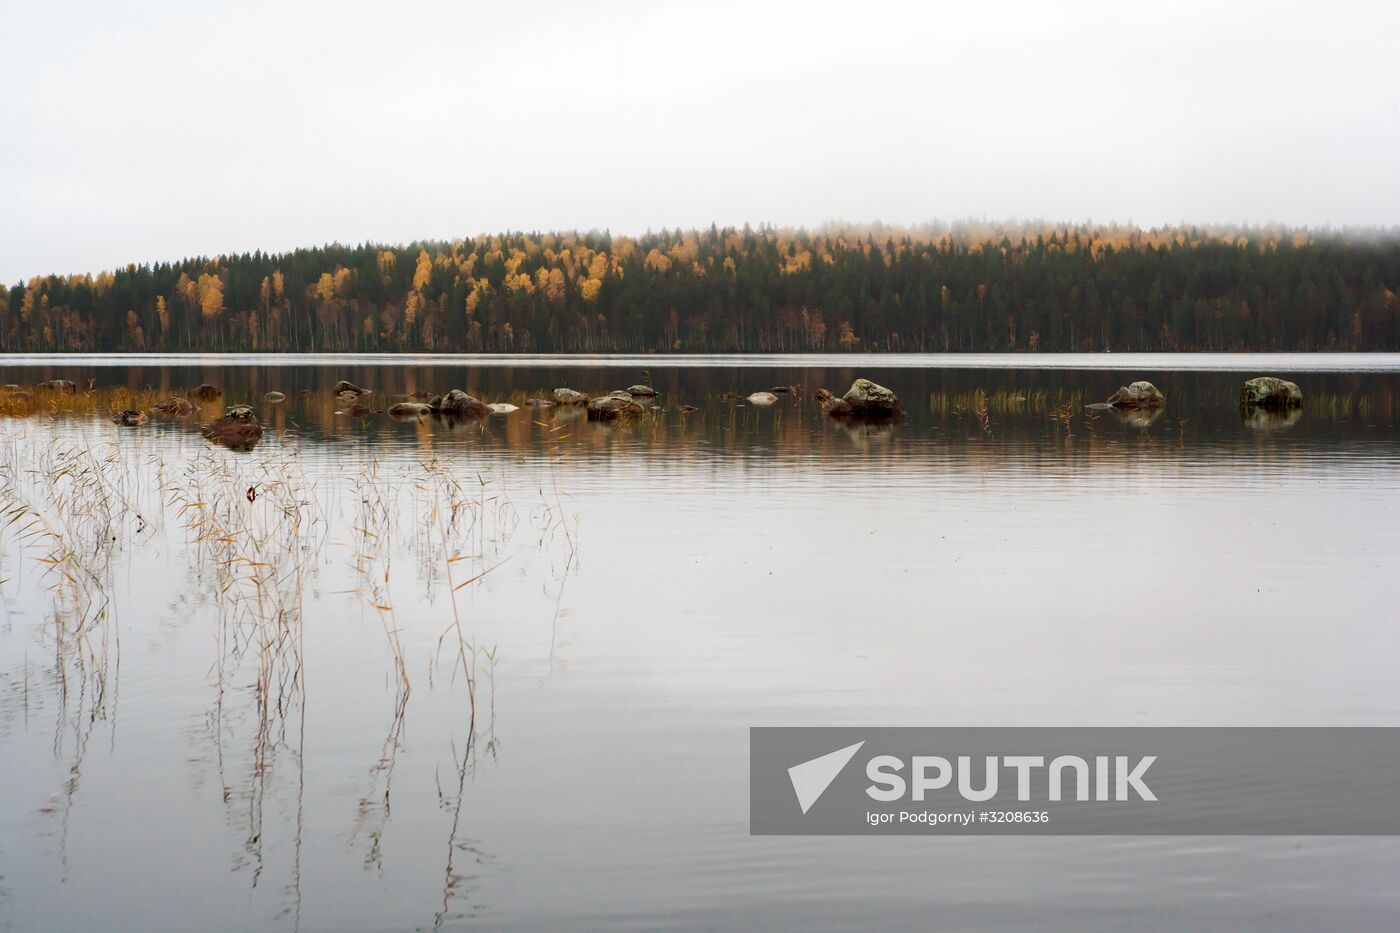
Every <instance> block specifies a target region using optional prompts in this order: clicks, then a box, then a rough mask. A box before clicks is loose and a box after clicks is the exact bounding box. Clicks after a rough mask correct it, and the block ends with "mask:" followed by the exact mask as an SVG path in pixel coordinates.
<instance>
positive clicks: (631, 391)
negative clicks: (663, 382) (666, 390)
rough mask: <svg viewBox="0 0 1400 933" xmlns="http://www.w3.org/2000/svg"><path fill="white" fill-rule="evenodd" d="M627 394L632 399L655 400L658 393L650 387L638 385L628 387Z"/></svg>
mask: <svg viewBox="0 0 1400 933" xmlns="http://www.w3.org/2000/svg"><path fill="white" fill-rule="evenodd" d="M627 394H628V395H630V396H632V397H633V398H656V396H657V395H658V394H659V393H657V391H656V390H655V389H653V388H652V387H651V386H644V385H641V384H640V383H638V384H637V385H634V386H628V387H627Z"/></svg>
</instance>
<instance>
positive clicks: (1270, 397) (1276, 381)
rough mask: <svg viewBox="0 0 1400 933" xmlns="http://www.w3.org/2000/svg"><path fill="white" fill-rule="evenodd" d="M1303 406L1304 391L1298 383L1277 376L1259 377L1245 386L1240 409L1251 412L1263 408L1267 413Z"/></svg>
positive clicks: (1241, 391)
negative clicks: (1253, 409)
mask: <svg viewBox="0 0 1400 933" xmlns="http://www.w3.org/2000/svg"><path fill="white" fill-rule="evenodd" d="M1302 404H1303V390H1302V389H1300V388H1298V384H1297V383H1296V382H1289V381H1288V380H1287V379H1280V378H1278V377H1277V376H1257V377H1255V378H1254V379H1251V380H1249V381H1248V382H1246V383H1245V384H1244V388H1243V389H1242V390H1240V407H1241V408H1243V409H1245V411H1249V410H1250V409H1252V408H1263V409H1264V410H1266V411H1287V410H1288V409H1290V408H1299V407H1301V406H1302Z"/></svg>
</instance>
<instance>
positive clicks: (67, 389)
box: [35, 379, 78, 395]
mask: <svg viewBox="0 0 1400 933" xmlns="http://www.w3.org/2000/svg"><path fill="white" fill-rule="evenodd" d="M35 388H38V389H50V390H52V391H54V392H61V393H62V394H64V395H73V394H75V393H76V392H77V391H78V384H77V383H76V382H73V381H72V380H69V379H50V380H49V381H48V382H41V383H39V384H38V385H37V386H36V387H35Z"/></svg>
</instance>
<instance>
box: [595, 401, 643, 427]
mask: <svg viewBox="0 0 1400 933" xmlns="http://www.w3.org/2000/svg"><path fill="white" fill-rule="evenodd" d="M645 411H646V410H645V409H644V408H642V406H641V405H640V404H639V403H637V402H635V401H633V400H632V399H631V398H618V397H617V396H616V395H605V396H603V397H602V398H595V399H594V400H593V401H591V402H589V403H588V420H589V421H632V420H635V419H637V418H640V417H641V416H642V415H643V414H645Z"/></svg>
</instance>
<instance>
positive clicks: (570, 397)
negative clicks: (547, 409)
mask: <svg viewBox="0 0 1400 933" xmlns="http://www.w3.org/2000/svg"><path fill="white" fill-rule="evenodd" d="M554 403H555V404H556V405H587V404H588V396H587V395H584V394H583V393H582V392H575V391H574V390H573V389H555V390H554Z"/></svg>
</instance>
